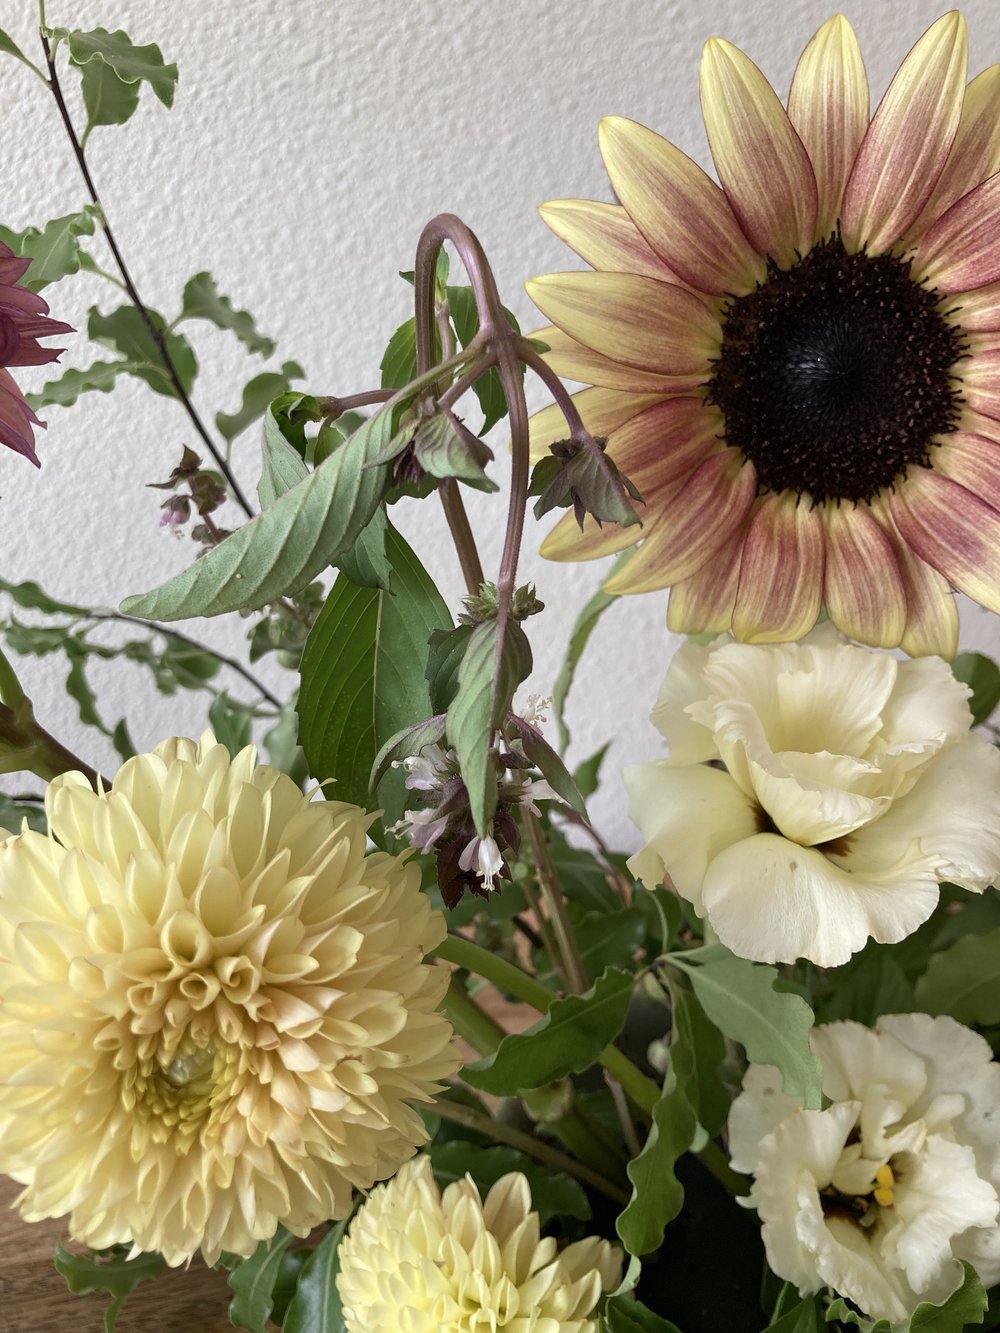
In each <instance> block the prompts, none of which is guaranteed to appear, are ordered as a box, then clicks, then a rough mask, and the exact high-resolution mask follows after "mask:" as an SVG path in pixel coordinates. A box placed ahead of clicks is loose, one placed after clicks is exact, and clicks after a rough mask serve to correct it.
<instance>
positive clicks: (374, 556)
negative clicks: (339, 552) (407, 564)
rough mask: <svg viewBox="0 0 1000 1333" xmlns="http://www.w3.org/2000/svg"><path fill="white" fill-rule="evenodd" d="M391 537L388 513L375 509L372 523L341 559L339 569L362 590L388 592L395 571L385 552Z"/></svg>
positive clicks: (381, 509)
mask: <svg viewBox="0 0 1000 1333" xmlns="http://www.w3.org/2000/svg"><path fill="white" fill-rule="evenodd" d="M388 533H389V520H388V518H387V517H386V512H385V509H384V508H380V509H376V510H375V513H374V514H373V515H372V521H371V522H370V523H369V524H368V526H367V527H366V528H364V529H363V530H362V531H361V532H360V533H359V534H358V540H357V541H356V542H355V543H354V545H353V546H352V547H351V549H350V550H349V551H347V552H346V553H345V554H344V555H343V556H341V560H340V568H341V569H342V570H343V572H344V573H345V574H346V575H347V577H348V578H349V579H350V580H351V582H352V583H356V584H357V585H358V587H359V588H383V589H385V591H387V592H388V591H389V589H390V587H391V585H392V575H393V568H392V561H391V560H390V559H389V557H388V555H387V554H386V549H385V545H386V540H387V538H388Z"/></svg>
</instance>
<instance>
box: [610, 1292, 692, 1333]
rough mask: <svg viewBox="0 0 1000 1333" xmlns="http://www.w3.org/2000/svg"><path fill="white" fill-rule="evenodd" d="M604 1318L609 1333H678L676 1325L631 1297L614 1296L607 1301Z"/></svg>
mask: <svg viewBox="0 0 1000 1333" xmlns="http://www.w3.org/2000/svg"><path fill="white" fill-rule="evenodd" d="M604 1317H605V1319H606V1320H607V1325H608V1330H609V1333H680V1329H679V1328H678V1327H677V1325H676V1324H672V1323H671V1322H670V1320H669V1319H664V1318H663V1316H662V1315H658V1314H657V1313H656V1312H655V1311H654V1310H651V1309H650V1308H649V1306H648V1305H643V1303H642V1301H639V1300H636V1299H635V1298H634V1297H632V1296H615V1297H614V1299H613V1300H610V1301H608V1307H607V1310H606V1311H605V1315H604Z"/></svg>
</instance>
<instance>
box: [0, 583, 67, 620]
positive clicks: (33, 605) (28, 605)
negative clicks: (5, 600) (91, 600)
mask: <svg viewBox="0 0 1000 1333" xmlns="http://www.w3.org/2000/svg"><path fill="white" fill-rule="evenodd" d="M0 592H5V593H6V594H7V595H8V597H11V598H12V599H13V600H14V601H15V602H16V603H17V605H18V606H23V607H24V609H25V610H26V611H44V612H45V614H46V615H50V616H58V615H65V616H83V615H86V614H87V612H86V609H85V608H84V607H82V606H74V605H73V603H72V602H60V601H57V600H56V598H54V597H50V596H49V594H48V593H47V592H46V591H45V590H44V588H41V587H39V585H38V584H37V583H33V582H31V581H30V580H28V581H26V582H24V583H8V582H7V580H6V579H0Z"/></svg>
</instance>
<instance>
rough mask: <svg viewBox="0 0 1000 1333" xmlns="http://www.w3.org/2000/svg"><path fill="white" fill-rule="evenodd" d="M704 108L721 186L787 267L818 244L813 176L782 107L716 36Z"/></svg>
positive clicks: (756, 237) (709, 53) (708, 52)
mask: <svg viewBox="0 0 1000 1333" xmlns="http://www.w3.org/2000/svg"><path fill="white" fill-rule="evenodd" d="M701 110H702V115H703V117H704V119H705V128H706V130H707V131H708V141H709V145H710V146H711V149H712V157H713V158H714V159H715V166H716V170H717V171H718V173H719V180H720V181H721V182H722V184H723V186H724V187H725V191H726V194H727V195H728V196H729V200H730V202H731V203H732V206H733V210H734V212H735V213H736V216H737V217H738V218H739V220H740V225H741V226H742V228H743V230H744V231H745V232H746V234H747V236H748V237H749V238H750V240H751V241H752V242H753V244H754V245H755V246H756V247H757V249H758V250H759V251H760V252H761V254H764V255H770V256H771V257H772V258H773V259H775V260H776V261H777V262H778V263H779V264H781V265H782V266H783V267H788V266H790V265H791V264H792V263H794V262H795V259H796V257H797V255H799V254H805V253H806V251H807V250H809V249H810V248H811V247H812V244H813V242H814V241H815V239H816V212H817V203H816V177H815V175H814V173H813V169H812V163H811V162H810V161H809V154H808V153H807V152H806V150H805V147H804V146H803V143H802V140H801V139H800V138H799V136H798V135H797V134H796V133H795V130H794V129H793V128H792V124H791V121H790V120H789V119H788V116H787V115H786V114H785V108H784V107H783V106H782V105H781V102H780V101H779V100H778V96H777V94H776V93H775V91H774V89H773V88H772V87H771V85H770V84H769V83H768V81H767V80H766V79H765V78H764V75H763V74H762V73H761V72H760V70H759V69H758V68H757V66H756V65H755V64H754V63H753V61H752V60H750V59H749V58H748V57H747V56H745V55H744V54H743V52H742V51H740V50H738V49H737V48H736V47H735V46H732V45H731V44H730V43H729V42H726V41H723V40H722V38H720V37H712V38H710V39H709V41H707V42H706V43H705V50H704V52H703V53H702V60H701Z"/></svg>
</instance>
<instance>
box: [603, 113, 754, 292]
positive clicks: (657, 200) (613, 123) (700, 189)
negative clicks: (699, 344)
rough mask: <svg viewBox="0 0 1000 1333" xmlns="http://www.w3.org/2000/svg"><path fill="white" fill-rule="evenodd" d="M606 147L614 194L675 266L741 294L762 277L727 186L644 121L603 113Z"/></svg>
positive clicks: (687, 276)
mask: <svg viewBox="0 0 1000 1333" xmlns="http://www.w3.org/2000/svg"><path fill="white" fill-rule="evenodd" d="M600 143H601V154H602V156H603V158H604V163H605V166H606V167H607V169H608V175H609V176H610V177H611V184H612V185H613V186H614V188H615V193H616V194H617V195H618V197H619V199H621V201H622V203H623V204H624V205H625V207H626V209H627V210H628V213H629V216H630V217H631V218H632V220H633V221H634V222H635V224H636V226H637V227H638V228H639V230H640V231H641V232H642V233H643V235H644V236H645V237H646V238H647V239H648V240H649V243H650V245H651V246H652V247H653V249H654V250H655V251H656V252H657V254H659V255H660V256H661V257H662V258H663V260H664V262H665V263H666V265H667V266H668V267H669V268H670V269H672V270H673V272H675V273H677V274H679V275H680V277H681V278H682V280H683V281H684V282H686V283H688V284H689V285H690V286H692V287H696V288H697V289H698V290H699V291H703V292H711V293H713V294H714V295H717V296H722V295H725V294H726V293H730V292H732V293H735V294H736V295H742V294H743V293H745V292H748V291H751V290H752V289H753V288H754V286H755V285H756V284H757V283H758V282H761V281H763V279H764V276H765V272H766V270H765V267H764V262H763V260H762V259H761V257H760V255H759V254H757V253H756V252H755V251H754V249H753V247H752V246H751V245H750V243H749V242H748V241H747V238H746V236H745V235H744V234H743V232H742V230H741V229H740V225H739V223H738V222H737V221H736V218H735V217H734V216H733V210H732V209H731V208H730V206H729V201H728V199H727V198H726V196H725V193H724V192H723V191H722V190H720V189H719V187H718V186H717V185H716V184H715V182H714V181H713V180H711V179H710V177H708V176H707V175H706V174H705V172H704V171H702V169H701V167H699V166H698V164H697V163H696V162H692V160H691V159H690V158H689V157H688V156H687V155H686V154H685V153H682V152H681V150H680V149H679V148H675V147H674V145H673V144H672V143H668V142H667V140H666V139H663V138H661V137H660V135H658V134H654V133H653V131H652V130H648V129H646V127H645V126H644V125H639V124H637V123H636V122H635V121H634V120H625V119H624V118H623V117H621V116H606V117H605V119H604V120H602V121H601V128H600Z"/></svg>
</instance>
